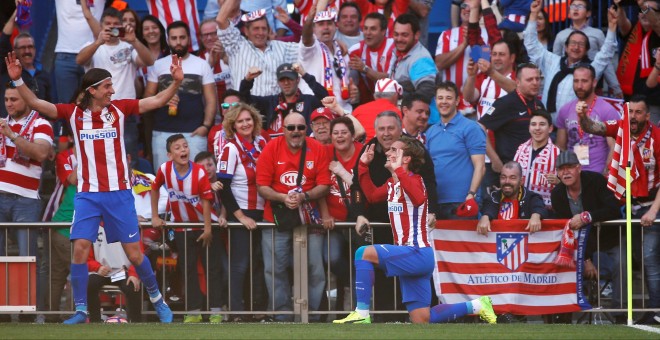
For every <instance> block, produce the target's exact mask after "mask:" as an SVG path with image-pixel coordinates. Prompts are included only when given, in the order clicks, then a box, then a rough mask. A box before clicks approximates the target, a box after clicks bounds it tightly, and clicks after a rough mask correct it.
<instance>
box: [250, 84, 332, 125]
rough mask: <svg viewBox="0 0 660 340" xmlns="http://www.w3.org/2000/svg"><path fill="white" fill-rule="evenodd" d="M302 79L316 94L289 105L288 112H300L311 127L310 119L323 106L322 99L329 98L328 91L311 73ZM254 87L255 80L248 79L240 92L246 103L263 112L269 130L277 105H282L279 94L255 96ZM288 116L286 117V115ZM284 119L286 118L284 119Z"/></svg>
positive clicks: (264, 123) (308, 95) (307, 95)
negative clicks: (252, 92) (253, 93)
mask: <svg viewBox="0 0 660 340" xmlns="http://www.w3.org/2000/svg"><path fill="white" fill-rule="evenodd" d="M302 79H303V80H304V81H305V82H306V83H307V85H309V88H311V89H312V92H314V95H311V94H303V95H301V96H300V98H298V102H296V103H295V104H289V105H288V110H287V114H288V113H289V112H291V111H292V110H293V111H297V112H300V113H301V114H302V115H303V116H304V117H305V121H306V122H307V125H308V127H309V124H310V123H311V122H310V119H311V115H312V112H313V111H314V110H316V109H318V108H319V107H321V106H323V104H321V99H323V98H325V97H327V96H328V91H327V90H326V89H325V87H323V86H322V85H321V84H319V83H318V82H316V78H314V76H313V75H311V74H309V73H305V75H304V76H302ZM253 86H254V80H253V81H249V80H246V79H243V80H242V81H241V86H240V89H239V92H240V93H241V96H243V98H245V101H246V102H247V103H250V104H252V105H254V106H255V107H256V108H257V110H259V112H261V116H262V117H264V121H263V128H264V129H267V128H268V127H269V126H270V123H271V122H272V121H273V119H275V117H276V116H275V108H277V105H279V103H280V99H279V97H280V96H279V94H277V95H272V96H253V95H252V94H251V93H250V91H252V87H253ZM285 116H286V115H285ZM282 119H284V117H282ZM310 132H311V130H310V129H308V134H309V133H310Z"/></svg>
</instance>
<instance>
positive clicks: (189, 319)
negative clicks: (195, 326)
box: [183, 314, 202, 323]
mask: <svg viewBox="0 0 660 340" xmlns="http://www.w3.org/2000/svg"><path fill="white" fill-rule="evenodd" d="M200 322H202V316H201V315H199V314H188V315H186V316H184V317H183V323H200Z"/></svg>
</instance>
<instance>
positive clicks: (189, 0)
mask: <svg viewBox="0 0 660 340" xmlns="http://www.w3.org/2000/svg"><path fill="white" fill-rule="evenodd" d="M145 1H146V2H147V8H148V9H149V14H151V15H153V16H155V17H156V18H158V20H160V22H161V23H162V24H163V26H165V27H167V25H169V24H171V23H172V22H174V21H179V20H181V21H183V22H185V23H186V24H188V27H190V37H191V39H192V41H191V42H192V44H191V45H190V46H191V48H192V50H194V51H197V50H199V42H198V41H197V32H198V31H199V18H198V15H199V14H198V12H197V0H186V1H184V0H145Z"/></svg>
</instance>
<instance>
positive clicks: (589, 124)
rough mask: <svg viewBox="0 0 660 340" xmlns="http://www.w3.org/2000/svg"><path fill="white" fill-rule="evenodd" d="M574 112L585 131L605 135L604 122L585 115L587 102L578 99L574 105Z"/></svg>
mask: <svg viewBox="0 0 660 340" xmlns="http://www.w3.org/2000/svg"><path fill="white" fill-rule="evenodd" d="M575 113H577V116H578V120H579V121H580V126H581V127H582V130H584V131H585V132H587V133H593V134H594V135H598V136H605V132H606V129H605V123H603V122H599V121H597V120H593V119H591V118H589V116H588V115H587V103H586V102H583V101H580V102H578V103H577V104H576V105H575Z"/></svg>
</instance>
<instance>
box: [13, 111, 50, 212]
mask: <svg viewBox="0 0 660 340" xmlns="http://www.w3.org/2000/svg"><path fill="white" fill-rule="evenodd" d="M32 112H34V111H32ZM28 120H29V121H28ZM7 122H8V124H9V128H10V129H11V130H12V131H13V132H14V133H16V134H17V135H20V136H21V137H23V138H25V139H26V140H28V141H30V142H34V141H35V140H37V139H41V140H44V141H47V142H48V143H49V144H52V143H53V128H52V127H51V126H50V123H49V122H48V121H47V120H45V119H43V118H39V114H38V113H36V112H35V113H34V115H32V118H31V119H30V114H28V115H26V116H25V117H23V118H21V119H20V120H19V121H15V120H13V119H12V118H10V117H7ZM26 124H27V125H26ZM23 125H26V128H25V129H23V133H21V130H22V128H23ZM0 138H2V139H3V140H4V142H3V143H0V145H3V144H4V147H0V152H4V153H5V155H6V157H7V161H6V164H5V167H4V168H0V191H4V192H8V193H12V194H16V195H19V196H22V197H27V198H33V199H39V179H40V178H41V162H38V161H36V160H34V159H28V158H27V157H24V156H21V154H20V149H19V150H18V155H16V153H17V151H16V144H14V143H13V142H12V141H11V140H9V137H7V136H4V135H2V134H0ZM1 149H4V151H3V150H1Z"/></svg>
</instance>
